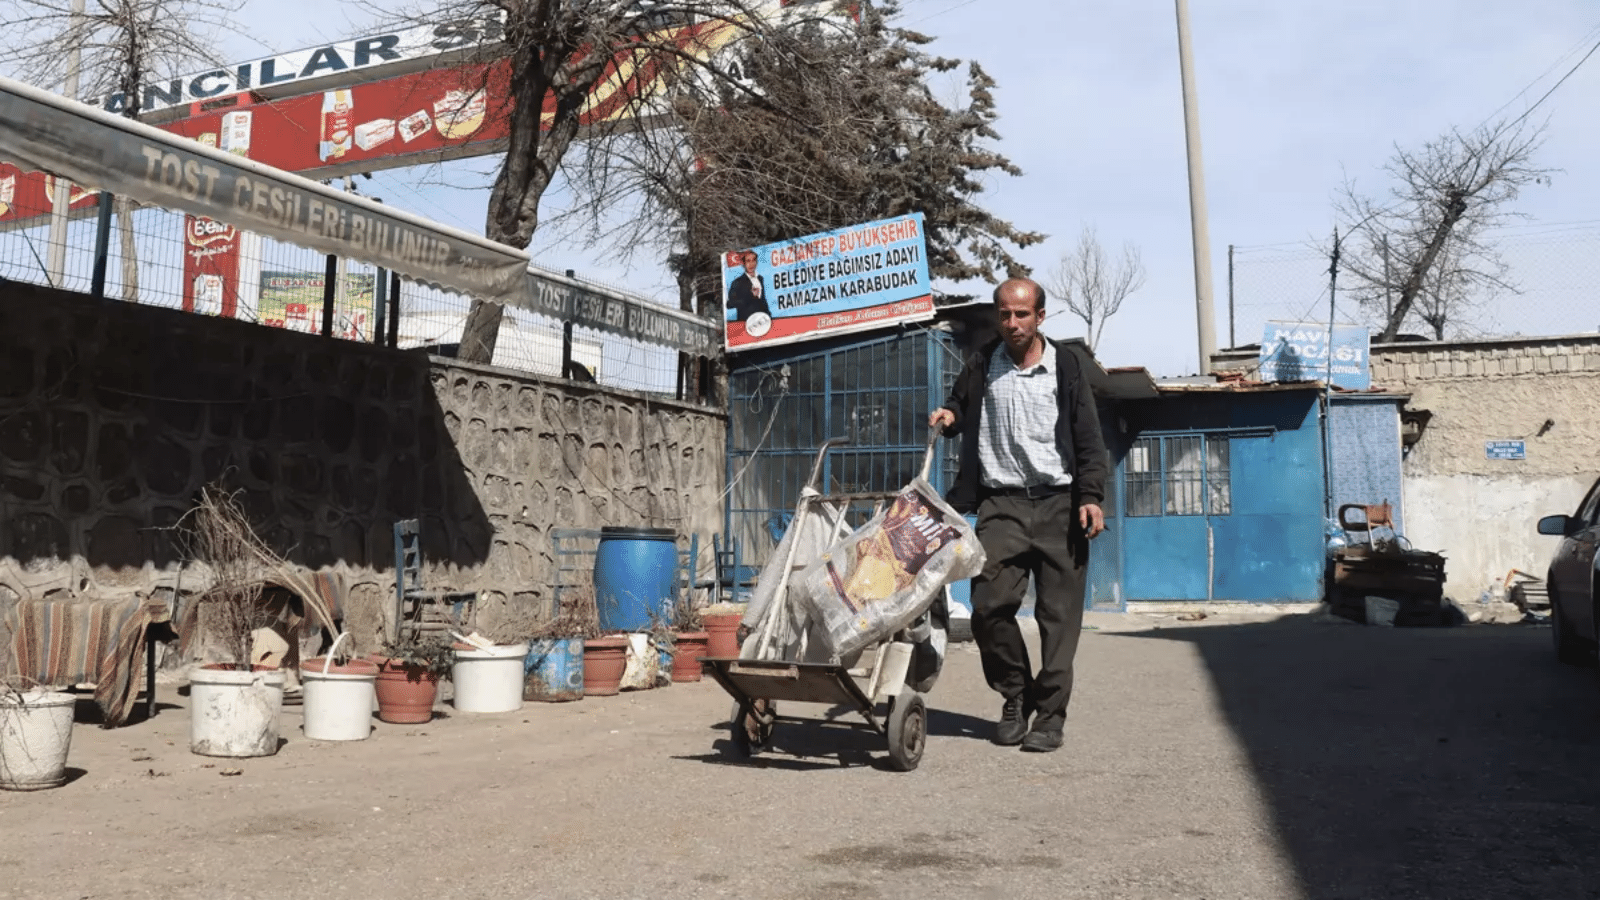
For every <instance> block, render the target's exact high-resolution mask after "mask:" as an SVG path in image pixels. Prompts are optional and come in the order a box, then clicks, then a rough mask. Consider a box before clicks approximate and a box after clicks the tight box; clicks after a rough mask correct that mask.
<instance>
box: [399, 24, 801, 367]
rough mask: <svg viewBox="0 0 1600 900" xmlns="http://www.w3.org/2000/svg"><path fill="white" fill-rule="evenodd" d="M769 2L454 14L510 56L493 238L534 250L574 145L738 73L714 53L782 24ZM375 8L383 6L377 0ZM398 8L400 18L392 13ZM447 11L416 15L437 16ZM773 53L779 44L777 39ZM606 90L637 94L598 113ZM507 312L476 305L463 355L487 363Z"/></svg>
mask: <svg viewBox="0 0 1600 900" xmlns="http://www.w3.org/2000/svg"><path fill="white" fill-rule="evenodd" d="M768 7H770V8H772V9H778V8H779V7H780V4H778V3H771V2H762V0H465V2H456V3H452V4H450V5H449V6H448V8H447V9H446V10H444V11H442V14H444V15H447V16H462V17H470V18H477V19H481V20H493V21H498V22H500V23H501V27H500V28H498V29H496V30H495V31H494V33H492V34H485V35H484V40H483V42H482V43H481V45H480V47H479V48H478V50H479V53H480V54H481V56H482V58H483V59H485V60H487V59H499V58H501V57H509V60H510V71H509V86H508V89H507V92H508V96H507V97H506V100H505V105H504V106H503V107H501V108H499V109H497V110H491V114H497V115H504V116H506V117H507V120H508V122H509V129H508V130H509V135H508V138H507V145H506V153H505V156H504V158H503V160H502V161H501V164H500V166H499V169H498V172H497V173H496V176H495V179H494V183H493V186H492V188H491V191H490V195H489V210H488V216H487V222H486V226H485V233H486V234H487V236H488V237H489V238H490V239H492V240H495V241H499V242H501V243H505V244H510V245H511V246H514V247H526V246H528V244H529V243H530V242H531V240H532V238H533V233H534V231H535V230H536V229H537V228H538V226H539V208H540V201H541V199H542V198H543V196H544V192H545V191H546V189H548V188H549V187H550V185H551V182H552V181H553V180H554V178H555V177H556V174H557V172H558V170H559V169H560V167H561V165H562V162H563V160H564V159H565V158H566V155H567V153H568V151H569V150H570V149H571V148H572V146H573V144H574V142H575V141H578V140H579V139H580V137H583V138H590V137H595V136H603V135H606V134H611V133H617V132H621V131H626V130H632V129H637V128H640V127H643V126H642V121H643V120H644V119H645V118H647V117H648V116H650V115H652V114H655V113H658V112H659V111H660V109H659V107H658V106H656V105H655V104H657V103H658V98H659V97H660V96H661V93H662V86H663V85H664V84H666V83H670V82H672V81H673V80H674V79H682V78H685V77H691V76H689V75H686V74H685V73H686V72H690V73H694V74H695V75H697V76H699V77H704V78H709V79H713V80H730V78H729V74H728V73H726V72H724V71H722V70H720V69H719V68H718V67H717V66H716V65H715V64H714V62H713V61H712V51H713V50H715V49H716V48H717V47H719V46H721V45H723V44H726V43H727V42H728V41H729V40H731V39H733V38H734V37H735V36H748V35H759V34H767V33H769V32H771V31H772V29H771V26H770V23H769V19H768V16H767V14H766V10H767V8H768ZM373 8H374V9H377V8H379V7H378V6H377V5H376V4H373ZM385 14H386V15H390V14H389V13H385ZM440 15H441V10H439V9H437V8H431V7H430V8H429V9H427V10H425V11H423V12H419V13H417V14H416V16H415V18H416V19H417V20H419V21H435V20H437V19H438V18H439V16H440ZM773 46H774V49H775V50H778V49H780V48H779V45H777V44H776V43H774V45H773ZM597 92H598V93H600V94H605V95H606V96H608V97H613V98H618V97H620V98H626V105H627V109H626V110H625V111H622V112H620V113H614V114H610V115H607V116H604V117H600V118H598V119H597V118H595V117H593V116H591V115H590V110H591V109H592V106H591V104H592V101H593V98H595V97H596V96H597ZM502 314H503V311H502V309H501V307H500V306H499V305H498V304H494V303H484V302H482V301H477V300H475V301H474V302H473V304H472V307H471V310H470V311H469V312H468V315H467V321H466V323H465V325H464V327H463V330H462V337H461V347H460V350H459V355H460V357H461V358H462V359H466V360H471V361H475V362H488V361H489V359H490V358H491V357H492V355H493V353H494V345H495V340H496V337H497V335H498V332H499V326H500V320H501V318H502Z"/></svg>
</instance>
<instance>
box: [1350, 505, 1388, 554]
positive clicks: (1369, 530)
mask: <svg viewBox="0 0 1600 900" xmlns="http://www.w3.org/2000/svg"><path fill="white" fill-rule="evenodd" d="M1357 510H1359V511H1360V512H1361V519H1360V520H1359V521H1352V520H1351V518H1350V514H1351V513H1354V512H1356V511H1357ZM1339 527H1340V528H1343V529H1344V533H1345V537H1346V539H1348V540H1349V541H1350V543H1352V544H1354V543H1355V536H1356V535H1357V534H1365V535H1366V536H1367V544H1369V545H1371V546H1373V547H1374V548H1375V547H1377V546H1378V544H1379V538H1378V537H1377V536H1375V535H1374V534H1373V532H1374V531H1376V530H1377V529H1379V528H1387V529H1388V530H1389V538H1388V540H1389V541H1392V540H1394V538H1395V537H1396V536H1397V535H1396V532H1395V530H1394V507H1393V506H1391V505H1390V504H1389V501H1387V500H1385V501H1384V502H1382V503H1378V504H1375V505H1371V506H1368V505H1365V504H1361V503H1346V504H1344V505H1343V506H1341V507H1339Z"/></svg>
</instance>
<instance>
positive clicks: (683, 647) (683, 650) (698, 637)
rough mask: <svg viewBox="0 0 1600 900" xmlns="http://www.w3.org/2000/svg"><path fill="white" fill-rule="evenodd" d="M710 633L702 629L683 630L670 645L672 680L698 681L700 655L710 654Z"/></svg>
mask: <svg viewBox="0 0 1600 900" xmlns="http://www.w3.org/2000/svg"><path fill="white" fill-rule="evenodd" d="M710 641H711V635H709V634H707V633H705V632H704V631H685V632H681V633H680V634H679V635H678V638H677V641H676V643H674V644H673V646H672V680H673V681H699V680H700V674H701V672H700V657H702V656H710V655H711V654H710V652H709V651H708V646H709V644H710Z"/></svg>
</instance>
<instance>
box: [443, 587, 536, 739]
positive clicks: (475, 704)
mask: <svg viewBox="0 0 1600 900" xmlns="http://www.w3.org/2000/svg"><path fill="white" fill-rule="evenodd" d="M530 621H531V616H530V615H529V614H528V613H527V612H526V611H523V610H519V609H516V608H513V609H512V610H510V611H509V612H508V614H506V615H502V616H500V617H498V619H497V621H496V623H495V624H494V625H493V626H490V627H487V628H483V629H480V630H478V631H474V632H472V633H470V634H462V633H461V632H459V631H452V632H451V633H450V634H451V637H454V638H455V639H456V642H455V644H453V645H452V649H453V650H454V651H455V661H454V664H453V665H452V667H451V670H450V680H451V681H453V682H454V683H455V688H456V689H455V698H454V700H453V701H452V702H453V703H454V705H455V708H456V709H457V710H459V711H461V712H473V713H501V712H512V711H514V710H518V709H521V708H522V688H523V681H524V679H525V677H526V674H527V670H526V664H527V659H528V637H527V633H528V631H529V630H530V628H531V627H532V626H531V625H530V624H529V623H530Z"/></svg>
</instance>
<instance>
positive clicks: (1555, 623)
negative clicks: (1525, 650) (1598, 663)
mask: <svg viewBox="0 0 1600 900" xmlns="http://www.w3.org/2000/svg"><path fill="white" fill-rule="evenodd" d="M1550 641H1551V643H1552V644H1554V645H1555V650H1556V659H1557V660H1559V661H1560V662H1562V663H1563V664H1565V665H1569V666H1592V665H1594V663H1595V657H1594V651H1593V650H1591V649H1590V648H1589V646H1588V645H1586V644H1585V643H1584V642H1583V641H1581V640H1579V638H1578V636H1577V635H1575V634H1573V633H1572V628H1571V626H1569V625H1568V624H1567V621H1566V618H1565V617H1564V616H1562V615H1561V599H1560V597H1558V596H1557V595H1556V592H1555V590H1554V589H1552V590H1551V591H1550Z"/></svg>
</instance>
